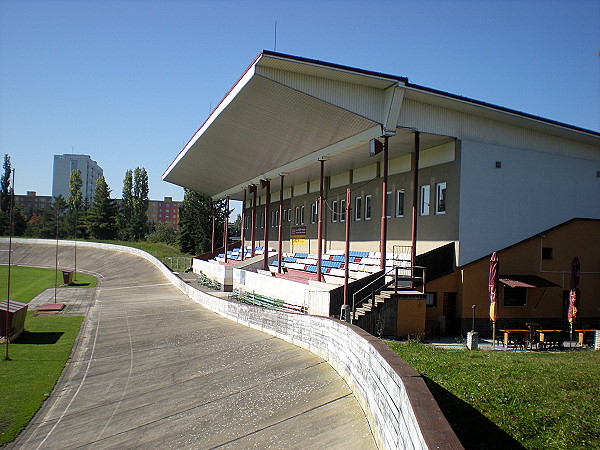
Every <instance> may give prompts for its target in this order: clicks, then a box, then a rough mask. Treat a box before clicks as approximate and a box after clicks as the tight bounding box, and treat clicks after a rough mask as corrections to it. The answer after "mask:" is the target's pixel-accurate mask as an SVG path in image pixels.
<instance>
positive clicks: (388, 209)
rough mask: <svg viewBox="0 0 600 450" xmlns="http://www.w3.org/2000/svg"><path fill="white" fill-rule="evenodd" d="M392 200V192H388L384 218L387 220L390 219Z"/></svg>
mask: <svg viewBox="0 0 600 450" xmlns="http://www.w3.org/2000/svg"><path fill="white" fill-rule="evenodd" d="M392 200H393V198H392V191H389V192H388V193H387V197H386V199H385V217H387V218H388V219H389V218H390V217H392Z"/></svg>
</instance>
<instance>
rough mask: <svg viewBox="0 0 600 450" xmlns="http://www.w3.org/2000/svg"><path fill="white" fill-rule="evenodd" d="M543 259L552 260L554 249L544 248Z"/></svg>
mask: <svg viewBox="0 0 600 450" xmlns="http://www.w3.org/2000/svg"><path fill="white" fill-rule="evenodd" d="M542 259H552V247H542Z"/></svg>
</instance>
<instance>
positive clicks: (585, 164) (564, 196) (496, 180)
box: [458, 141, 600, 265]
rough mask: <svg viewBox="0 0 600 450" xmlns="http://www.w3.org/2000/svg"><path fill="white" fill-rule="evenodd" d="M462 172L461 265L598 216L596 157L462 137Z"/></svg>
mask: <svg viewBox="0 0 600 450" xmlns="http://www.w3.org/2000/svg"><path fill="white" fill-rule="evenodd" d="M496 161H500V162H501V164H502V167H501V168H499V169H497V168H496V167H495V165H496ZM460 170H461V182H460V202H459V205H460V206H459V240H460V248H459V249H458V251H459V258H458V261H459V262H458V264H459V265H463V264H466V263H468V262H470V261H473V260H475V259H478V258H480V257H483V256H485V255H487V254H489V253H492V252H494V251H496V250H500V249H502V248H504V247H507V246H509V245H512V244H515V243H517V242H519V241H521V240H523V239H526V238H528V237H530V236H532V235H534V234H536V233H540V232H542V231H544V230H547V229H548V228H551V227H553V226H556V225H558V224H560V223H562V222H565V221H567V220H569V219H572V218H573V217H582V218H595V219H600V178H599V177H597V174H596V172H597V171H598V170H600V162H598V161H593V160H588V159H581V158H575V157H568V156H560V155H557V154H548V153H540V152H535V151H530V150H521V149H515V148H508V147H501V146H497V145H491V144H483V143H478V142H470V141H462V143H461V168H460Z"/></svg>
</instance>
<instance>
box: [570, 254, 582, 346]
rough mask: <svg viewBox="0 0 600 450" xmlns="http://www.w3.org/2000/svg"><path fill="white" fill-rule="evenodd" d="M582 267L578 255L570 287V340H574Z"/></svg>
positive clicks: (574, 260)
mask: <svg viewBox="0 0 600 450" xmlns="http://www.w3.org/2000/svg"><path fill="white" fill-rule="evenodd" d="M579 278H580V267H579V258H578V257H577V256H576V257H575V258H573V262H572V263H571V284H570V287H569V289H570V290H569V312H568V314H567V317H568V318H569V328H570V333H569V341H573V322H575V319H576V318H577V291H578V289H579Z"/></svg>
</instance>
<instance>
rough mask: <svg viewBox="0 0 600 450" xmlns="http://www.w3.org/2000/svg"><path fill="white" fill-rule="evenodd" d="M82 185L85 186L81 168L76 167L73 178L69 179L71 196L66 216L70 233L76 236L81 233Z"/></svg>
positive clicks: (68, 199) (72, 173) (72, 174)
mask: <svg viewBox="0 0 600 450" xmlns="http://www.w3.org/2000/svg"><path fill="white" fill-rule="evenodd" d="M81 186H83V182H82V181H81V170H79V169H75V170H73V171H71V178H70V179H69V197H68V198H67V204H68V211H67V218H66V219H67V226H68V233H69V235H70V236H73V237H75V238H77V237H78V235H79V233H78V231H79V230H78V228H79V218H80V213H81V212H82V206H83V195H82V194H81Z"/></svg>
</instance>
